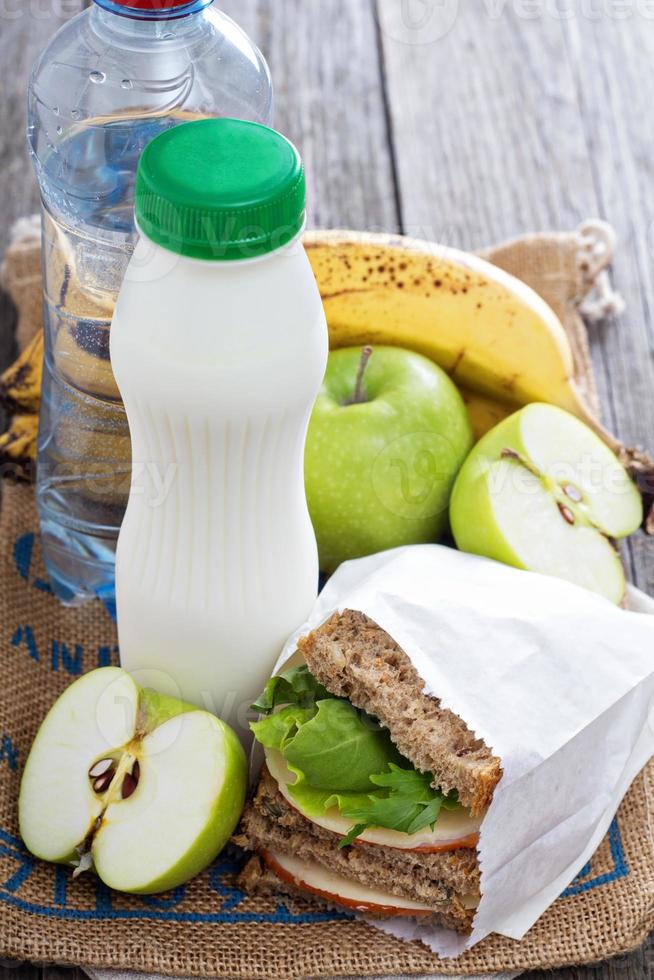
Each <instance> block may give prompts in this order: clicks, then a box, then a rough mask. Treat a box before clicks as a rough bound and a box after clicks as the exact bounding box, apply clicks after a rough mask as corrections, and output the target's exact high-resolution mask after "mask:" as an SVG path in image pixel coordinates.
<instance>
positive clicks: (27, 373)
mask: <svg viewBox="0 0 654 980" xmlns="http://www.w3.org/2000/svg"><path fill="white" fill-rule="evenodd" d="M42 375H43V331H42V330H39V331H38V333H36V334H35V335H34V337H33V339H32V340H31V341H30V343H29V344H28V345H27V347H26V348H25V350H24V351H22V353H21V354H20V356H19V357H18V358H17V360H16V361H14V363H13V364H12V365H11V366H10V367H8V368H7V370H6V371H5V372H4V374H2V375H0V403H1V404H2V405H3V406H4V407H5V408H6V409H7V411H8V412H11V413H14V412H19V413H20V412H38V410H39V402H40V400H41V379H42Z"/></svg>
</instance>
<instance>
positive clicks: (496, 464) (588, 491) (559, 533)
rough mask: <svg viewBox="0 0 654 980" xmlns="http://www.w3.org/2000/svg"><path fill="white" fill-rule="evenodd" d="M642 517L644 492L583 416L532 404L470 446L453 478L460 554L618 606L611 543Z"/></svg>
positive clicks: (618, 573)
mask: <svg viewBox="0 0 654 980" xmlns="http://www.w3.org/2000/svg"><path fill="white" fill-rule="evenodd" d="M642 519H643V506H642V500H641V496H640V493H639V492H638V490H637V488H636V486H635V485H634V483H633V482H632V480H631V479H630V477H629V475H628V474H627V472H626V470H625V469H624V468H623V467H622V465H621V464H620V463H619V462H618V460H617V458H616V456H615V455H614V454H613V453H612V452H611V450H610V449H609V448H608V446H606V445H605V443H603V442H602V440H601V439H600V438H599V437H598V436H597V435H595V433H594V432H593V431H592V430H591V429H589V428H588V426H587V425H585V424H584V423H583V422H581V421H579V419H577V418H575V417H574V416H573V415H570V414H569V413H568V412H565V411H563V410H562V409H560V408H555V407H554V406H553V405H543V404H540V403H534V404H531V405H527V406H526V407H525V408H522V409H520V411H519V412H515V413H514V414H513V415H510V416H509V417H508V418H507V419H504V421H503V422H500V424H499V425H497V426H495V428H494V429H491V431H490V432H488V433H487V434H486V435H485V436H484V437H483V438H482V439H481V440H480V441H479V442H478V443H477V445H476V446H475V448H474V449H473V450H472V452H471V453H470V456H469V457H468V459H467V460H466V462H465V464H464V465H463V466H462V468H461V471H460V473H459V475H458V477H457V479H456V483H455V485H454V490H453V492H452V500H451V503H450V523H451V526H452V533H453V534H454V538H455V541H456V544H457V546H458V547H459V548H460V549H461V550H462V551H469V552H472V553H473V554H476V555H485V556H486V557H488V558H495V559H496V560H497V561H501V562H504V563H505V564H507V565H514V566H515V567H516V568H526V569H529V570H530V571H533V572H542V573H544V574H546V575H554V576H558V577H559V578H564V579H568V580H569V581H571V582H576V583H577V584H578V585H582V586H585V587H586V588H588V589H591V590H592V591H594V592H599V593H601V594H602V595H604V596H606V597H607V598H608V599H611V600H612V601H613V602H620V600H621V599H622V597H623V595H624V589H625V577H624V570H623V567H622V562H621V561H620V557H619V555H618V553H617V551H616V549H615V547H614V545H613V540H612V539H615V538H622V537H625V536H626V535H627V534H631V533H632V531H635V530H636V529H637V528H638V527H639V525H640V523H641V521H642Z"/></svg>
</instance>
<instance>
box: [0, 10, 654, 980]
mask: <svg viewBox="0 0 654 980" xmlns="http://www.w3.org/2000/svg"><path fill="white" fill-rule="evenodd" d="M217 2H219V3H220V0H217ZM83 6H84V0H5V2H4V3H2V5H0V64H2V78H1V85H2V88H1V91H0V133H1V140H0V207H1V208H2V212H3V219H4V220H3V221H2V223H1V224H0V247H1V248H4V245H5V244H6V241H7V238H8V229H9V227H10V225H11V222H12V221H13V220H14V219H15V218H17V217H19V216H20V215H23V214H28V213H30V212H31V211H33V210H34V209H35V208H36V205H37V193H36V189H35V185H34V180H33V177H32V173H31V168H30V167H29V164H28V162H27V158H26V153H25V149H24V101H25V84H26V79H27V74H28V71H29V67H30V64H31V62H32V61H33V59H34V57H35V55H36V53H37V52H39V51H40V50H41V49H42V47H43V46H44V44H45V41H46V39H47V38H48V37H49V36H50V34H51V33H52V32H53V31H54V30H55V28H56V27H57V26H58V24H59V23H60V22H62V21H63V20H65V19H66V18H67V17H69V16H72V14H74V13H76V12H77V11H78V10H79V9H81V8H82V7H83ZM220 6H221V7H222V9H224V10H225V11H226V12H227V13H229V14H231V15H232V16H234V17H235V19H237V20H238V22H239V23H240V24H241V25H242V26H243V27H244V28H245V29H246V30H247V31H248V32H249V33H250V34H251V36H252V37H253V38H254V39H255V40H256V41H257V42H258V43H259V45H260V46H261V47H262V49H263V51H264V52H265V54H266V56H267V57H268V59H269V62H270V67H271V70H272V73H273V76H274V79H275V86H276V96H277V113H276V124H277V126H278V128H280V129H281V130H282V131H283V132H285V133H287V134H288V135H289V136H290V137H291V138H292V139H293V140H294V141H296V142H297V143H298V145H299V146H300V148H301V150H302V153H303V156H304V159H305V162H306V167H307V172H308V177H309V207H310V224H311V225H313V226H320V227H348V228H361V229H372V230H383V231H399V232H404V233H407V234H412V235H416V236H418V237H424V238H429V239H434V240H437V241H441V242H443V243H446V244H449V245H454V246H458V247H461V248H472V249H474V248H479V247H482V246H484V245H487V244H490V243H492V242H494V241H499V240H501V239H504V238H507V237H510V236H512V235H516V234H519V233H521V232H524V231H537V230H546V229H556V230H572V229H574V228H575V227H576V226H577V225H578V224H579V222H581V221H582V220H583V219H585V218H588V217H594V216H600V217H602V218H606V219H607V220H609V221H610V222H611V223H612V224H613V225H614V226H615V228H616V230H617V232H618V235H619V249H618V253H617V256H616V261H615V265H614V281H615V284H616V285H617V287H618V288H619V290H620V291H621V292H622V294H623V296H624V298H625V300H626V302H627V312H626V313H625V314H624V315H623V316H622V317H621V318H620V321H619V322H605V323H602V324H599V325H598V326H596V327H594V328H593V337H592V341H593V344H592V346H593V360H594V365H595V370H596V373H597V380H598V385H599V389H600V394H601V397H602V401H603V405H604V412H605V420H606V422H607V424H608V426H609V427H610V428H611V429H612V430H613V431H614V432H615V433H616V434H617V435H619V436H620V438H621V439H622V440H623V441H624V442H626V443H628V444H642V445H647V446H649V448H650V449H651V448H654V323H653V322H652V319H651V316H650V304H651V303H652V302H654V264H653V262H652V258H653V250H654V151H653V149H652V147H653V145H654V143H653V134H654V70H653V68H652V65H653V64H654V3H651V2H648V0H584V2H577V3H574V2H572V0H223V2H222V3H220ZM0 316H1V317H2V319H1V320H0V358H2V359H4V360H6V359H7V357H8V355H9V352H10V350H11V343H12V326H13V312H12V310H11V308H10V306H9V304H8V303H7V302H6V301H5V302H4V305H3V304H2V303H0ZM628 563H629V570H630V573H631V576H632V578H633V580H634V581H635V582H636V583H637V584H638V585H639V586H640V587H641V588H642V589H645V590H646V591H648V592H650V593H652V594H654V540H645V538H644V537H642V536H637V537H636V538H635V539H634V541H633V542H632V543H631V545H630V547H629V552H628ZM0 969H1V970H2V973H3V974H4V976H3V977H0V980H38V978H39V975H40V974H45V975H46V976H45V977H44V980H81V976H83V975H81V974H80V978H76V977H74V976H73V972H74V971H70V970H64V969H55V968H51V967H49V968H46V969H43V970H41V969H38V968H35V967H29V966H21V965H18V964H13V963H5V964H3V965H2V966H1V967H0ZM536 976H537V975H536V974H534V980H535V977H536ZM554 976H555V977H556V978H557V980H559V978H560V980H563V978H564V977H565V978H566V980H567V978H573V977H575V978H579V980H589V978H591V977H593V978H597V980H600V978H601V980H613V978H618V977H621V978H623V980H645V978H650V980H651V978H654V942H651V943H650V944H649V945H647V946H645V947H644V948H643V949H641V950H640V951H639V952H637V953H633V954H632V955H630V956H625V957H620V958H618V959H616V960H613V961H611V962H609V963H606V964H602V965H600V966H596V967H586V968H582V969H575V970H559V971H555V973H554Z"/></svg>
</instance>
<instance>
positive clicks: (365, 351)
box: [348, 344, 372, 405]
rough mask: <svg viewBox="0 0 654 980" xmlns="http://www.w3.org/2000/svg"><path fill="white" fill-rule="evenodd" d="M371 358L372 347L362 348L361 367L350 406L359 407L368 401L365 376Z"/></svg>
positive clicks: (368, 345)
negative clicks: (364, 387) (364, 386)
mask: <svg viewBox="0 0 654 980" xmlns="http://www.w3.org/2000/svg"><path fill="white" fill-rule="evenodd" d="M371 357H372V347H371V346H370V344H366V346H365V347H362V348H361V357H360V359H359V367H358V368H357V377H356V381H355V383H354V394H353V395H352V397H351V398H350V400H349V402H348V405H358V404H360V403H361V402H365V401H366V393H365V391H364V390H363V376H364V374H365V371H366V368H367V366H368V361H369V360H370V358H371Z"/></svg>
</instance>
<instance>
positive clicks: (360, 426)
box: [305, 347, 472, 572]
mask: <svg viewBox="0 0 654 980" xmlns="http://www.w3.org/2000/svg"><path fill="white" fill-rule="evenodd" d="M471 446H472V430H471V427H470V422H469V420H468V414H467V411H466V407H465V405H464V402H463V399H462V398H461V395H460V394H459V392H458V390H457V388H456V387H455V385H454V384H453V383H452V381H451V380H450V379H449V378H448V376H447V375H446V374H445V372H444V371H442V370H441V368H439V367H438V366H437V365H436V364H434V363H433V362H432V361H430V360H428V359H427V358H426V357H423V356H422V355H421V354H416V353H414V352H413V351H408V350H403V349H402V348H399V347H375V348H374V349H373V348H363V351H362V349H361V348H360V347H347V348H342V349H340V350H335V351H332V352H331V353H330V355H329V361H328V364H327V372H326V374H325V380H324V382H323V385H322V388H321V391H320V393H319V395H318V398H317V400H316V403H315V405H314V408H313V413H312V415H311V420H310V423H309V431H308V434H307V444H306V452H305V485H306V492H307V501H308V504H309V513H310V514H311V520H312V521H313V526H314V529H315V532H316V538H317V541H318V553H319V557H320V568H321V569H322V571H324V572H332V571H333V570H334V569H335V568H336V567H337V565H339V564H340V563H341V562H342V561H345V560H346V559H349V558H360V557H361V556H362V555H369V554H372V553H374V552H376V551H384V550H385V549H387V548H394V547H397V546H399V545H405V544H419V543H424V542H428V541H437V540H438V538H439V537H440V536H441V535H442V533H443V531H444V530H445V527H446V525H447V508H448V502H449V498H450V491H451V489H452V484H453V482H454V478H455V476H456V474H457V472H458V470H459V467H460V466H461V464H462V463H463V461H464V459H465V458H466V455H467V454H468V452H469V450H470V447H471Z"/></svg>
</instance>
